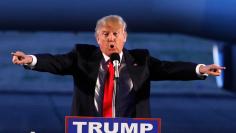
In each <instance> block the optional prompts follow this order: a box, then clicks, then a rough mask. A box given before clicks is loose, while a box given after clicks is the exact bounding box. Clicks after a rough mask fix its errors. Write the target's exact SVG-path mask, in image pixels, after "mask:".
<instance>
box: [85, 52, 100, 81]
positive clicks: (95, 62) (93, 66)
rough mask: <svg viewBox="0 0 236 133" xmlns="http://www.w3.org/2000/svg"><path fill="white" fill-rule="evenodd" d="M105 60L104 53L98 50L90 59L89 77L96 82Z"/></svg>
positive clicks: (88, 65)
mask: <svg viewBox="0 0 236 133" xmlns="http://www.w3.org/2000/svg"><path fill="white" fill-rule="evenodd" d="M102 59H103V56H102V52H101V51H100V49H99V48H98V49H97V50H96V51H95V52H94V53H92V55H91V58H89V61H88V64H87V67H88V68H87V70H88V74H89V77H90V78H91V79H92V80H93V81H94V82H96V80H97V77H98V71H99V66H100V62H101V60H102Z"/></svg>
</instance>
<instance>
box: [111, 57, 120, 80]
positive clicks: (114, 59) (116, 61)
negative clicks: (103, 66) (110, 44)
mask: <svg viewBox="0 0 236 133" xmlns="http://www.w3.org/2000/svg"><path fill="white" fill-rule="evenodd" d="M110 59H111V61H112V63H113V66H114V68H115V78H119V64H120V55H119V54H118V53H113V54H111V56H110Z"/></svg>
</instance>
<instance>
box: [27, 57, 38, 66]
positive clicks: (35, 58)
mask: <svg viewBox="0 0 236 133" xmlns="http://www.w3.org/2000/svg"><path fill="white" fill-rule="evenodd" d="M29 56H31V57H32V62H31V64H25V65H26V66H28V67H30V68H31V69H33V68H34V67H35V65H36V64H37V57H36V56H35V55H29Z"/></svg>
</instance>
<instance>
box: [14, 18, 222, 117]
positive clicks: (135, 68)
mask: <svg viewBox="0 0 236 133" xmlns="http://www.w3.org/2000/svg"><path fill="white" fill-rule="evenodd" d="M95 30H96V32H95V36H96V40H97V43H98V45H99V47H96V46H94V45H86V44H78V45H76V46H75V48H74V49H73V50H72V51H70V52H68V53H66V54H61V55H51V54H35V55H27V54H25V53H23V52H20V51H17V52H15V53H12V55H13V58H12V61H13V63H14V64H21V65H24V66H25V67H26V68H27V69H32V70H36V71H41V72H50V73H53V74H59V75H72V76H73V78H74V93H73V103H72V115H79V116H104V115H103V111H104V110H103V108H102V107H103V106H104V105H103V102H102V101H103V100H104V93H103V92H104V86H105V85H104V84H105V82H106V81H105V79H106V77H107V76H106V75H107V69H108V68H107V61H109V59H110V56H111V54H113V53H117V54H119V57H120V65H119V74H120V77H119V82H118V87H117V90H116V94H115V102H114V103H113V104H112V109H113V113H112V116H111V117H150V106H149V97H150V81H157V80H197V79H205V77H206V76H207V75H213V76H218V75H220V73H221V70H222V69H225V68H224V67H220V66H217V65H215V64H212V65H203V64H195V63H191V62H169V61H160V60H158V59H156V58H154V57H152V56H150V55H149V52H148V50H146V49H134V50H127V49H125V48H124V44H125V42H126V38H127V32H126V23H125V22H124V20H123V19H122V18H121V17H120V16H116V15H110V16H106V17H103V18H101V19H100V20H98V22H97V25H96V29H95Z"/></svg>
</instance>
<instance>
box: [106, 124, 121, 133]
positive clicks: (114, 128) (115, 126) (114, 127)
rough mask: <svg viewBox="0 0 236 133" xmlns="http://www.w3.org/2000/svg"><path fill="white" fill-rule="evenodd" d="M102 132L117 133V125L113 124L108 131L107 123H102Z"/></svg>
mask: <svg viewBox="0 0 236 133" xmlns="http://www.w3.org/2000/svg"><path fill="white" fill-rule="evenodd" d="M104 132H105V133H117V132H118V123H116V122H114V124H113V130H112V131H110V130H109V123H108V122H104Z"/></svg>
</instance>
